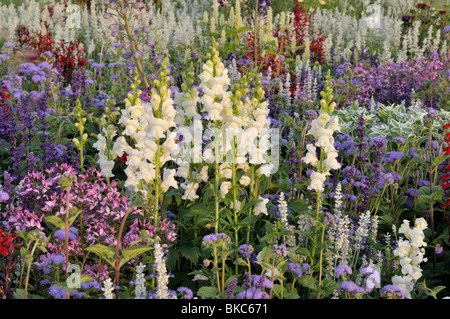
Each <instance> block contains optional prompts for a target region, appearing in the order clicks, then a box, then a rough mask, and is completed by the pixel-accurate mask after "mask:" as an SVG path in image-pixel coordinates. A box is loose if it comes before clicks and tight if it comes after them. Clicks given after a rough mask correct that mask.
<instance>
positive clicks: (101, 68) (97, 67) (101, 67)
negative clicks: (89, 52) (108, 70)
mask: <svg viewBox="0 0 450 319" xmlns="http://www.w3.org/2000/svg"><path fill="white" fill-rule="evenodd" d="M91 67H92V68H93V69H99V70H103V69H104V68H105V65H104V64H103V63H97V62H94V63H92V65H91Z"/></svg>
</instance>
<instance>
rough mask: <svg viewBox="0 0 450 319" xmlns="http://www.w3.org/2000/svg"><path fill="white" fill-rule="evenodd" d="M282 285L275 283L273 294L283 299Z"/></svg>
mask: <svg viewBox="0 0 450 319" xmlns="http://www.w3.org/2000/svg"><path fill="white" fill-rule="evenodd" d="M281 289H282V288H281V285H279V284H275V285H273V294H274V295H275V297H277V298H278V299H281Z"/></svg>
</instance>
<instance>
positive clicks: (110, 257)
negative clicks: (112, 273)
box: [85, 244, 116, 267]
mask: <svg viewBox="0 0 450 319" xmlns="http://www.w3.org/2000/svg"><path fill="white" fill-rule="evenodd" d="M85 250H86V251H90V252H93V253H94V254H97V255H99V256H100V257H102V258H103V259H105V260H106V261H107V262H108V263H109V264H110V265H111V266H112V267H114V263H115V255H116V251H115V249H114V248H113V247H109V246H105V245H102V244H96V245H92V246H89V247H87V248H85Z"/></svg>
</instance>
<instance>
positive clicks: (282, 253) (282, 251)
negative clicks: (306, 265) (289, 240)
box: [271, 244, 287, 257]
mask: <svg viewBox="0 0 450 319" xmlns="http://www.w3.org/2000/svg"><path fill="white" fill-rule="evenodd" d="M271 248H272V251H273V252H274V254H275V255H276V256H279V257H286V256H287V249H286V246H285V245H284V244H281V245H273V246H272V247H271Z"/></svg>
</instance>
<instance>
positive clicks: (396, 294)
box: [380, 285, 406, 299]
mask: <svg viewBox="0 0 450 319" xmlns="http://www.w3.org/2000/svg"><path fill="white" fill-rule="evenodd" d="M380 295H381V297H383V298H387V299H405V298H406V296H405V292H404V291H403V290H402V289H400V288H398V287H397V286H395V285H386V286H384V287H383V288H381V290H380Z"/></svg>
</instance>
